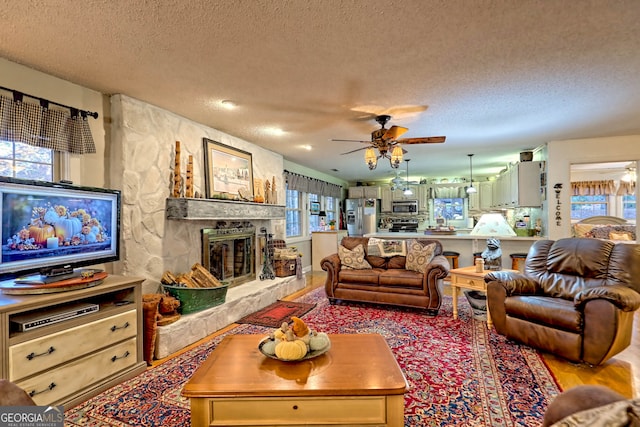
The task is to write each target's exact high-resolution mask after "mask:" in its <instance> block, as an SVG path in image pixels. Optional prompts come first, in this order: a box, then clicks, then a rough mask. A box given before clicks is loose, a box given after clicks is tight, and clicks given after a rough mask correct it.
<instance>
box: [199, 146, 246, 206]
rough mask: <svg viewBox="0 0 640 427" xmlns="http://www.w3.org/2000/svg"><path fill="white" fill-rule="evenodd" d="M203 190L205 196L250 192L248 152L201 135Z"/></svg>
mask: <svg viewBox="0 0 640 427" xmlns="http://www.w3.org/2000/svg"><path fill="white" fill-rule="evenodd" d="M202 141H203V144H204V166H205V168H204V171H205V193H206V197H207V198H208V199H218V198H235V197H236V196H240V198H243V199H244V198H246V197H248V196H253V163H252V157H251V153H249V152H247V151H243V150H240V149H237V148H234V147H230V146H228V145H225V144H222V143H220V142H217V141H213V140H211V139H209V138H202Z"/></svg>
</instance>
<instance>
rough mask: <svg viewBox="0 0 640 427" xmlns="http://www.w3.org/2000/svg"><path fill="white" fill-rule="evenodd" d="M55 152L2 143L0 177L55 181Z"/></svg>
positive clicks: (12, 143) (0, 145) (29, 146)
mask: <svg viewBox="0 0 640 427" xmlns="http://www.w3.org/2000/svg"><path fill="white" fill-rule="evenodd" d="M53 160H54V155H53V150H50V149H48V148H40V147H34V146H32V145H28V144H23V143H20V142H9V141H0V175H2V176H9V177H12V178H22V179H35V180H40V181H53V179H54V177H53Z"/></svg>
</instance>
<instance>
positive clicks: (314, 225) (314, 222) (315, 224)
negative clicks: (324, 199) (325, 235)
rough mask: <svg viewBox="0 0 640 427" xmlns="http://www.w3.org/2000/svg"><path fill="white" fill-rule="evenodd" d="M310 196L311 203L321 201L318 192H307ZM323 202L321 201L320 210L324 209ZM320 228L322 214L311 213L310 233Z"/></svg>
mask: <svg viewBox="0 0 640 427" xmlns="http://www.w3.org/2000/svg"><path fill="white" fill-rule="evenodd" d="M307 196H308V197H309V203H311V202H320V197H319V196H318V195H317V194H307ZM323 210H324V208H323V207H322V203H320V211H323ZM318 230H320V215H311V214H310V215H309V233H311V232H313V231H318Z"/></svg>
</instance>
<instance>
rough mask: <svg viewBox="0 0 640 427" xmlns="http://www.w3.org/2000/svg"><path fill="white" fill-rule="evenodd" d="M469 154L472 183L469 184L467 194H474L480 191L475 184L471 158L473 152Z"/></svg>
mask: <svg viewBox="0 0 640 427" xmlns="http://www.w3.org/2000/svg"><path fill="white" fill-rule="evenodd" d="M467 156H469V178H470V179H469V181H470V182H471V184H469V186H468V187H467V194H473V193H476V192H477V191H478V190H476V189H475V187H474V186H473V161H472V160H471V159H472V157H473V154H467Z"/></svg>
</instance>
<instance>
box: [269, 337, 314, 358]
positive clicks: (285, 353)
mask: <svg viewBox="0 0 640 427" xmlns="http://www.w3.org/2000/svg"><path fill="white" fill-rule="evenodd" d="M285 338H286V339H285V340H284V341H280V342H279V343H278V344H277V345H276V356H277V357H278V359H282V360H300V359H302V358H303V357H304V356H306V355H307V345H306V344H305V343H304V342H302V341H300V340H298V339H296V338H295V337H294V335H293V331H291V330H288V331H287V333H286V334H285Z"/></svg>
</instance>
